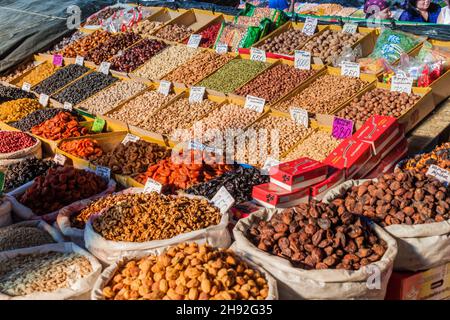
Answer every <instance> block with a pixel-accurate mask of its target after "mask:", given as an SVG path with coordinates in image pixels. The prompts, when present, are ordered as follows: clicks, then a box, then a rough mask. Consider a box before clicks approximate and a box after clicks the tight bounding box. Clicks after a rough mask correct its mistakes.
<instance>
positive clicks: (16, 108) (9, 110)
mask: <svg viewBox="0 0 450 320" xmlns="http://www.w3.org/2000/svg"><path fill="white" fill-rule="evenodd" d="M41 108H42V105H41V104H40V103H39V101H37V100H36V99H30V98H22V99H17V100H11V101H8V102H3V103H2V104H0V121H4V122H13V121H18V120H20V119H22V118H24V117H26V116H27V115H29V114H30V113H31V112H33V111H36V110H38V109H41Z"/></svg>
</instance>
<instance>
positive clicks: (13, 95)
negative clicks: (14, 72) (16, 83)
mask: <svg viewBox="0 0 450 320" xmlns="http://www.w3.org/2000/svg"><path fill="white" fill-rule="evenodd" d="M34 98H36V96H35V95H34V94H32V93H31V92H26V91H23V90H22V89H19V88H15V87H12V86H5V85H2V84H0V103H4V102H7V101H11V100H15V99H34Z"/></svg>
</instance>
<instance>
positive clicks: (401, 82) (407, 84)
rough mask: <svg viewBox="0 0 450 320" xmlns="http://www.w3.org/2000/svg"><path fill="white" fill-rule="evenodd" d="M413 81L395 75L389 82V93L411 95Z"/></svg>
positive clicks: (409, 78)
mask: <svg viewBox="0 0 450 320" xmlns="http://www.w3.org/2000/svg"><path fill="white" fill-rule="evenodd" d="M413 82H414V79H413V78H411V77H404V76H399V75H395V76H394V77H392V80H391V91H395V92H404V93H407V94H411V91H412V86H413Z"/></svg>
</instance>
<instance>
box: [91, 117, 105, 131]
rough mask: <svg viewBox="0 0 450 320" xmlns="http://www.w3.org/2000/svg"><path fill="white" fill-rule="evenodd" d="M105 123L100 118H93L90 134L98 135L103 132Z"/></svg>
mask: <svg viewBox="0 0 450 320" xmlns="http://www.w3.org/2000/svg"><path fill="white" fill-rule="evenodd" d="M105 124H106V121H105V120H104V119H102V118H95V120H94V123H93V124H92V129H91V131H92V132H95V133H99V132H102V131H103V128H104V127H105Z"/></svg>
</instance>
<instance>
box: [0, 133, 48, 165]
mask: <svg viewBox="0 0 450 320" xmlns="http://www.w3.org/2000/svg"><path fill="white" fill-rule="evenodd" d="M33 157H36V158H38V159H41V158H42V147H41V141H40V140H39V139H36V138H35V137H33V136H31V135H29V134H28V133H24V132H19V131H1V132H0V169H2V168H4V169H6V168H7V167H8V166H9V165H11V164H14V163H17V162H21V161H24V160H25V159H28V158H33Z"/></svg>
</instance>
